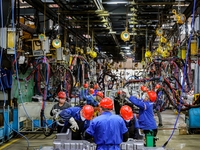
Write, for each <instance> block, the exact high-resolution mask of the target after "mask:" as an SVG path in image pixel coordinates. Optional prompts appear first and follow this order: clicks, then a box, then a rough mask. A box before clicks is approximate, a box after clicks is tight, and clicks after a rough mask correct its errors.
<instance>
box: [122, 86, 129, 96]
mask: <svg viewBox="0 0 200 150" xmlns="http://www.w3.org/2000/svg"><path fill="white" fill-rule="evenodd" d="M122 92H124V93H125V94H126V97H128V98H129V97H130V94H129V91H128V89H127V88H124V89H123V90H122Z"/></svg>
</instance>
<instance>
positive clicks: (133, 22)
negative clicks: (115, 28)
mask: <svg viewBox="0 0 200 150" xmlns="http://www.w3.org/2000/svg"><path fill="white" fill-rule="evenodd" d="M129 24H138V22H137V21H130V22H129Z"/></svg>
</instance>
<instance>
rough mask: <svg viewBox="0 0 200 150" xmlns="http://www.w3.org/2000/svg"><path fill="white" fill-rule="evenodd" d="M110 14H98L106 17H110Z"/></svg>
mask: <svg viewBox="0 0 200 150" xmlns="http://www.w3.org/2000/svg"><path fill="white" fill-rule="evenodd" d="M109 15H110V14H106V13H104V14H98V16H100V17H101V16H104V17H108V16H109Z"/></svg>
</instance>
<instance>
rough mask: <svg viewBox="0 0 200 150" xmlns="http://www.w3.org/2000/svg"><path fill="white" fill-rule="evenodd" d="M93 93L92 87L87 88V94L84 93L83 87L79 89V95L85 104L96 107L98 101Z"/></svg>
mask: <svg viewBox="0 0 200 150" xmlns="http://www.w3.org/2000/svg"><path fill="white" fill-rule="evenodd" d="M93 94H94V89H93V88H90V89H89V91H88V94H87V95H86V94H85V92H84V89H82V90H81V97H83V100H84V101H86V104H88V105H92V106H94V107H96V106H98V102H97V101H96V100H95V97H94V96H93Z"/></svg>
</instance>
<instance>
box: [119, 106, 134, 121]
mask: <svg viewBox="0 0 200 150" xmlns="http://www.w3.org/2000/svg"><path fill="white" fill-rule="evenodd" d="M120 115H121V116H122V118H123V119H124V120H131V119H132V118H133V111H132V109H131V107H130V106H128V105H124V106H122V107H121V109H120Z"/></svg>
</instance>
